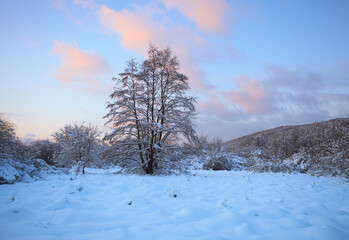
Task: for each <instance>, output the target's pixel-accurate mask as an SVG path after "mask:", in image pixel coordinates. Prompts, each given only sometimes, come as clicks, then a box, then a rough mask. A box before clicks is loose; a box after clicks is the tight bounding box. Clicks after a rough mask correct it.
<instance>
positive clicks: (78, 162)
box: [53, 123, 101, 174]
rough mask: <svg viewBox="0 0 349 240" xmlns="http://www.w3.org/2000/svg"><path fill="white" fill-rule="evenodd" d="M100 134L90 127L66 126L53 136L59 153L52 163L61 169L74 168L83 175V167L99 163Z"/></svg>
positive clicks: (80, 125) (75, 124) (82, 125)
mask: <svg viewBox="0 0 349 240" xmlns="http://www.w3.org/2000/svg"><path fill="white" fill-rule="evenodd" d="M99 135H100V132H99V131H98V129H97V128H96V127H94V126H92V125H87V126H85V125H84V124H77V123H73V124H68V125H66V126H65V127H63V128H62V129H60V131H58V132H56V133H54V134H53V137H54V139H55V141H56V142H57V143H58V146H59V152H58V154H57V156H55V158H54V161H55V162H56V163H57V165H58V166H61V167H73V166H75V167H76V170H77V172H80V171H81V172H82V173H83V174H84V173H85V167H86V166H89V165H93V164H94V163H97V162H99V161H101V151H100V150H101V148H100V144H99V143H100V140H99V139H98V137H99Z"/></svg>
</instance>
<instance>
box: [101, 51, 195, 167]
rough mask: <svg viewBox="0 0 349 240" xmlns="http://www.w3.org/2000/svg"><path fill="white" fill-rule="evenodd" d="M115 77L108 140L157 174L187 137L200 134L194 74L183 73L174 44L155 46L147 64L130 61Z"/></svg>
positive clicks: (146, 61) (108, 117) (109, 114)
mask: <svg viewBox="0 0 349 240" xmlns="http://www.w3.org/2000/svg"><path fill="white" fill-rule="evenodd" d="M113 80H114V81H115V82H116V86H115V88H114V92H113V93H112V94H111V95H110V97H111V99H112V101H111V102H110V103H109V104H108V106H107V108H108V109H109V113H108V114H107V115H106V116H105V118H107V119H108V121H107V123H106V125H110V126H111V127H112V128H113V131H112V132H111V133H110V134H107V135H106V137H105V139H106V140H109V141H110V142H111V143H116V142H117V143H118V144H119V145H120V147H123V148H124V149H125V150H124V154H126V156H127V158H129V159H135V158H137V159H138V160H139V161H140V162H141V164H142V167H143V169H144V170H145V172H146V173H148V174H154V169H156V168H157V164H158V163H159V161H161V158H163V157H166V156H168V155H171V149H172V150H173V148H175V145H176V142H177V141H178V140H179V139H180V137H181V136H184V137H186V138H188V139H192V138H195V131H194V129H193V124H192V118H193V116H194V114H195V106H194V103H195V99H194V98H192V97H189V96H187V91H188V90H189V86H188V78H187V76H185V75H184V74H182V73H180V72H179V61H178V59H177V57H175V56H173V55H172V52H171V50H170V49H169V48H167V49H164V50H159V49H158V48H157V47H155V46H152V45H151V46H150V48H149V50H148V56H147V59H146V60H144V61H143V62H142V64H140V65H139V64H137V63H136V62H135V60H133V59H132V60H130V61H128V62H127V68H126V69H125V71H124V72H123V73H120V74H119V78H113Z"/></svg>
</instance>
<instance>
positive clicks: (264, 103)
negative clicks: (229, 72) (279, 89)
mask: <svg viewBox="0 0 349 240" xmlns="http://www.w3.org/2000/svg"><path fill="white" fill-rule="evenodd" d="M236 82H237V85H238V88H239V89H238V90H232V91H225V92H223V94H224V95H225V97H226V98H227V99H229V100H230V102H231V103H233V104H237V105H239V106H240V107H241V108H243V109H246V110H247V112H248V113H250V114H260V113H269V112H270V111H271V110H272V104H271V99H270V97H269V96H268V93H267V91H266V89H265V87H264V85H263V83H262V82H261V81H260V80H258V79H249V78H248V77H246V76H241V77H238V78H237V80H236Z"/></svg>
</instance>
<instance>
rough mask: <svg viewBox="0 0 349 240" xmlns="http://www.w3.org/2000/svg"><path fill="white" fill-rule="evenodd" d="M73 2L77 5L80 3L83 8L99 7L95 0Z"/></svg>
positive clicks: (75, 0)
mask: <svg viewBox="0 0 349 240" xmlns="http://www.w3.org/2000/svg"><path fill="white" fill-rule="evenodd" d="M73 3H74V4H75V5H77V4H80V5H81V6H82V7H83V8H90V9H95V8H98V4H97V3H96V2H95V1H94V0H73Z"/></svg>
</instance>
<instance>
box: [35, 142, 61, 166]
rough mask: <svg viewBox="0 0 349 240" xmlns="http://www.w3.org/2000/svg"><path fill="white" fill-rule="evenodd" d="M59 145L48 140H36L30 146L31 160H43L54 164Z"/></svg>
mask: <svg viewBox="0 0 349 240" xmlns="http://www.w3.org/2000/svg"><path fill="white" fill-rule="evenodd" d="M57 147H58V146H57V143H54V142H50V141H49V140H48V139H47V140H36V141H33V142H31V143H30V144H29V149H30V158H33V159H36V158H38V159H42V160H44V161H45V162H46V163H47V164H50V165H52V164H54V162H53V157H54V154H55V152H57V151H58V149H57Z"/></svg>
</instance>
